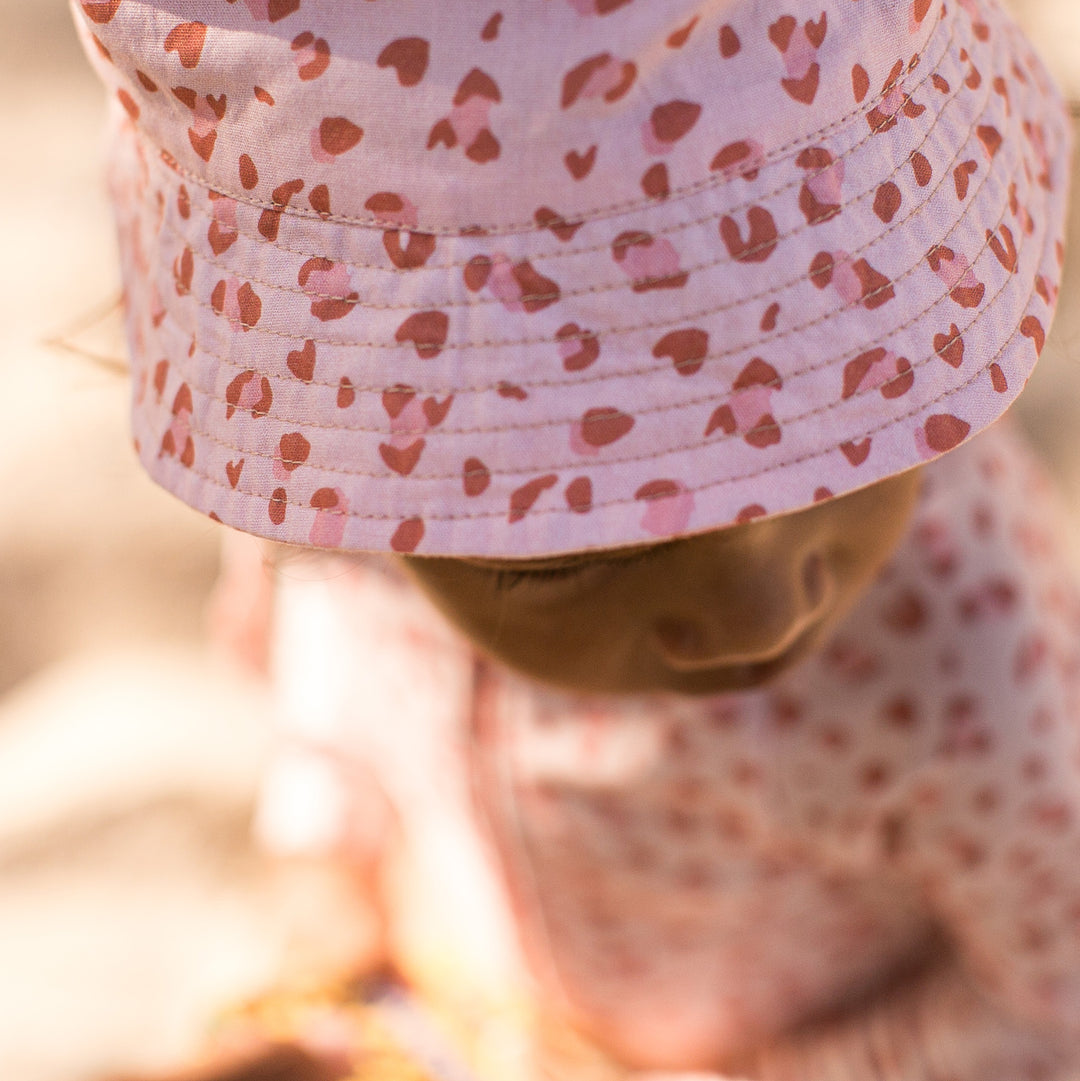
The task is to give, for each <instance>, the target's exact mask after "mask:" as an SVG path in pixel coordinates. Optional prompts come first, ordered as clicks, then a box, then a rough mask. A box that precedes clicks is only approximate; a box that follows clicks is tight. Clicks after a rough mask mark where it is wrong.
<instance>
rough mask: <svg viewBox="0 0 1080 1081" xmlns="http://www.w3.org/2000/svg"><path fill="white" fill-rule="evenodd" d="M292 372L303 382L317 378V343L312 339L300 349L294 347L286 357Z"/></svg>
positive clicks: (286, 362)
mask: <svg viewBox="0 0 1080 1081" xmlns="http://www.w3.org/2000/svg"><path fill="white" fill-rule="evenodd" d="M285 364H286V365H287V366H288V369H289V371H290V372H292V373H293V375H295V376H296V378H297V379H299V380H300V381H301V382H303V383H310V382H311V381H312V379H314V378H315V343H314V342H313V341H311V340H310V339H309V340H308V341H306V342H304V344H303V346H302V347H301V348H300V349H294V350H292V352H290V353H289V355H288V356H287V357H286V358H285Z"/></svg>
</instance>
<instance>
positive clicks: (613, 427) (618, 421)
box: [581, 406, 634, 447]
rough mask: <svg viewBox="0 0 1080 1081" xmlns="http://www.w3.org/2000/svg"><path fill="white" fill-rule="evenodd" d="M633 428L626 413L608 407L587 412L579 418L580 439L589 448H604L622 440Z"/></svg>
mask: <svg viewBox="0 0 1080 1081" xmlns="http://www.w3.org/2000/svg"><path fill="white" fill-rule="evenodd" d="M633 426H634V418H633V417H632V416H630V415H629V414H628V413H623V412H622V411H621V410H619V409H614V408H612V407H610V406H601V407H600V408H597V409H590V410H588V411H587V412H586V413H585V415H584V416H583V417H582V418H581V438H582V439H583V440H584V441H585V442H586V443H588V444H589V446H591V447H605V446H607V445H608V444H609V443H614V442H615V441H616V440H618V439H622V437H623V436H624V435H626V434H627V433H628V432H629V431H630V429H631V428H633Z"/></svg>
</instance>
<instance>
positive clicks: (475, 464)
mask: <svg viewBox="0 0 1080 1081" xmlns="http://www.w3.org/2000/svg"><path fill="white" fill-rule="evenodd" d="M489 484H491V471H490V470H489V469H488V467H487V466H486V465H484V463H483V462H482V461H480V459H479V458H469V459H467V460H466V461H465V464H464V465H463V466H462V467H461V485H462V487H463V488H464V489H465V494H466V495H467V496H470V497H472V496H478V495H483V493H484V492H486V491H487V489H488V485H489Z"/></svg>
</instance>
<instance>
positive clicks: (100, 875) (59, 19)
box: [0, 0, 1080, 1081]
mask: <svg viewBox="0 0 1080 1081" xmlns="http://www.w3.org/2000/svg"><path fill="white" fill-rule="evenodd" d="M1009 6H1011V7H1012V8H1013V9H1014V11H1015V12H1016V14H1017V16H1018V17H1019V18H1020V19H1021V21H1022V22H1023V23H1024V24H1025V25H1026V27H1027V28H1028V30H1029V32H1030V33H1031V34H1032V36H1033V37H1034V38H1035V39H1036V41H1037V43H1038V45H1039V46H1040V48H1041V49H1042V50H1043V52H1044V55H1046V56H1047V58H1048V59H1049V61H1050V63H1051V66H1052V67H1053V68H1054V70H1055V72H1056V74H1057V76H1058V78H1059V79H1060V80H1061V82H1062V83H1063V85H1064V86H1065V89H1066V91H1067V93H1068V94H1069V95H1070V97H1071V98H1073V99H1074V100H1077V101H1080V4H1078V3H1077V2H1076V0H1012V2H1011V3H1010V5H1009ZM0 102H2V103H3V104H2V105H0V148H3V163H4V168H3V169H2V170H0V236H2V237H3V246H2V251H3V253H4V256H5V258H4V260H3V262H2V264H0V366H2V370H3V376H4V386H6V387H7V388H8V389H7V391H6V393H5V401H6V403H7V405H6V407H5V408H4V410H3V413H4V419H3V423H2V424H0V1077H3V1078H5V1079H8V1078H10V1079H12V1081H84V1079H85V1081H91V1079H94V1078H98V1077H100V1076H101V1075H102V1074H103V1073H107V1072H109V1071H116V1070H131V1069H137V1068H140V1069H142V1068H160V1067H164V1066H168V1065H170V1064H172V1063H174V1062H176V1061H177V1060H179V1059H180V1058H182V1057H183V1056H184V1055H186V1054H189V1053H190V1052H191V1051H192V1049H193V1048H194V1047H195V1046H196V1045H197V1041H198V1037H199V1033H200V1031H201V1030H202V1028H203V1026H204V1025H205V1024H206V1023H207V1022H208V1021H209V1020H210V1019H211V1018H212V1017H213V1016H214V1013H215V1011H216V1010H217V1009H218V1008H219V1007H220V1005H221V1004H222V1003H225V1002H228V1001H229V1000H230V999H232V998H234V997H236V996H237V995H243V994H246V993H250V992H253V991H256V990H257V989H258V988H259V987H260V986H261V985H263V984H265V983H267V982H269V981H272V980H273V979H274V978H275V977H276V976H277V975H278V974H279V973H280V972H281V969H282V966H283V965H284V964H285V963H286V960H285V959H286V957H287V955H289V953H290V951H291V950H293V949H294V948H295V945H296V941H297V939H298V937H300V938H302V937H303V935H304V933H305V931H304V918H305V917H302V916H298V915H297V908H296V906H295V903H294V902H295V896H294V895H293V892H292V887H291V886H289V885H288V884H283V883H282V881H281V879H280V877H279V876H277V875H276V874H275V872H274V869H273V868H272V867H270V866H268V864H267V863H266V861H265V859H264V857H262V856H261V855H260V854H259V853H258V852H257V851H255V849H254V848H253V846H252V845H251V842H250V838H249V823H250V818H251V809H252V800H253V796H254V791H255V786H256V783H257V775H258V770H259V763H260V761H261V760H262V757H263V755H264V753H265V750H266V742H267V731H266V724H265V722H266V719H267V715H268V713H269V704H268V703H267V702H266V701H265V699H264V697H263V693H262V690H261V688H260V686H259V684H258V681H257V680H255V679H254V678H249V677H246V676H245V675H244V674H243V673H242V672H238V671H237V670H236V668H235V666H232V665H230V664H228V663H227V662H226V661H225V660H223V659H221V658H220V657H217V656H215V654H214V652H213V651H212V650H211V649H210V647H208V646H207V645H206V644H205V643H206V634H205V629H206V611H207V604H208V599H209V597H210V594H211V588H212V585H213V582H214V579H215V574H216V569H217V562H218V558H219V543H220V537H219V534H218V532H217V529H216V527H214V526H213V525H212V523H210V522H209V521H207V520H206V519H204V518H202V517H200V516H198V515H195V514H194V513H192V512H190V511H188V510H187V509H186V508H185V507H183V506H182V505H180V504H179V503H178V502H176V501H175V500H173V499H172V498H171V497H169V496H167V495H164V494H162V493H160V492H158V491H157V490H156V489H154V488H153V487H152V486H151V485H150V483H149V482H148V481H147V480H145V478H144V477H143V476H142V475H141V473H140V472H139V471H138V469H137V467H136V465H135V462H134V457H133V455H132V453H131V451H130V448H129V444H128V435H127V426H126V418H125V409H126V401H125V398H126V385H125V382H124V379H123V377H122V375H120V374H117V373H116V372H114V371H111V370H110V367H109V365H108V364H99V363H95V362H92V361H90V360H88V359H87V358H86V357H85V356H83V355H79V353H77V352H72V351H70V350H69V349H65V348H62V347H60V346H58V345H56V344H55V342H56V341H57V340H61V341H64V342H67V343H69V344H74V345H76V346H77V348H78V350H80V351H81V352H83V353H91V354H101V355H102V356H105V357H113V358H119V357H121V356H122V353H123V345H122V342H121V340H120V332H119V319H118V315H117V312H116V303H117V300H118V297H119V284H118V280H117V272H116V268H115V253H114V246H113V238H112V225H111V221H110V218H109V215H108V212H107V208H106V205H105V200H104V196H103V191H102V184H101V179H100V178H101V158H102V153H101V150H102V148H101V139H100V131H101V125H102V118H103V100H102V94H101V92H100V90H99V87H98V85H97V83H96V81H95V80H94V78H93V76H92V75H91V73H90V70H89V68H88V67H87V65H86V63H85V61H84V60H83V57H82V54H81V52H80V50H79V47H78V45H77V43H76V40H75V36H74V33H73V30H72V28H71V25H70V16H69V14H68V11H67V7H66V4H65V2H64V0H33V3H27V2H26V0H0ZM1074 184H1075V185H1076V191H1077V192H1078V193H1080V176H1078V177H1077V180H1076V181H1074ZM1071 234H1072V239H1071V256H1070V263H1069V265H1068V266H1067V274H1066V284H1065V288H1064V290H1063V294H1062V307H1061V313H1060V315H1059V317H1058V321H1057V323H1056V325H1055V328H1054V332H1053V334H1052V336H1051V339H1050V341H1049V343H1048V345H1047V350H1046V352H1045V354H1044V357H1043V360H1042V362H1041V364H1040V366H1039V369H1038V371H1037V373H1036V376H1035V378H1034V379H1033V380H1032V382H1031V384H1030V386H1029V388H1028V391H1027V392H1026V394H1025V395H1024V398H1023V399H1022V401H1021V405H1020V406H1019V407H1018V408H1019V409H1020V411H1021V414H1022V418H1023V421H1024V423H1025V424H1026V425H1027V427H1028V429H1029V431H1030V432H1031V434H1032V436H1033V437H1034V439H1035V441H1036V442H1037V444H1038V445H1039V446H1040V447H1041V448H1042V450H1043V451H1044V452H1045V454H1046V456H1047V458H1048V459H1049V461H1050V462H1051V465H1052V467H1053V470H1054V472H1055V475H1056V477H1057V478H1058V481H1059V482H1060V484H1061V486H1062V488H1063V489H1065V491H1066V494H1067V497H1068V500H1069V504H1070V506H1071V507H1072V508H1073V510H1074V514H1073V518H1072V535H1073V541H1074V544H1075V547H1076V551H1077V553H1078V556H1080V453H1078V451H1077V449H1076V445H1077V442H1078V440H1080V257H1078V256H1077V252H1078V251H1080V214H1074V216H1073V226H1072V229H1071ZM1078 562H1080V560H1078ZM331 892H332V891H331ZM321 903H326V904H331V903H333V900H332V898H328V897H324V898H322V899H321V900H320V899H319V897H318V896H316V899H315V901H314V902H313V904H314V905H315V907H316V908H317V907H318V905H319V904H321ZM307 918H310V912H308V913H307Z"/></svg>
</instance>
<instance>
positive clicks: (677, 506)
mask: <svg viewBox="0 0 1080 1081" xmlns="http://www.w3.org/2000/svg"><path fill="white" fill-rule="evenodd" d="M72 6H73V10H74V12H75V14H76V17H77V21H78V24H79V27H80V29H81V32H82V34H83V37H84V40H85V43H86V46H87V49H88V52H89V55H90V56H91V58H92V59H93V61H94V63H95V64H96V66H97V68H98V70H99V71H100V73H101V74H102V76H103V78H104V80H105V82H106V84H107V86H108V88H109V92H110V95H111V98H112V101H113V103H114V105H115V109H114V113H115V125H114V126H115V139H114V143H113V152H112V157H111V183H112V191H113V197H114V201H115V204H116V210H117V216H118V222H119V232H120V246H121V252H122V257H123V263H124V275H125V283H126V297H127V309H128V329H129V338H130V343H131V353H132V358H133V374H134V388H133V416H134V437H135V442H136V445H137V447H138V452H139V455H140V456H141V459H142V461H143V462H144V463H145V465H146V467H147V468H148V469H149V471H150V472H151V474H152V475H153V476H154V477H155V478H156V479H157V480H158V481H159V482H160V483H161V484H163V485H165V486H166V487H167V488H168V489H170V490H171V491H173V492H174V493H176V495H178V496H179V497H180V498H181V499H183V500H185V501H187V502H188V503H190V504H191V505H193V506H194V507H197V508H198V509H200V510H202V511H204V512H206V513H208V514H211V515H213V516H214V517H216V518H217V519H219V520H220V521H222V522H225V523H227V524H229V525H232V526H235V527H238V528H240V529H243V530H247V531H249V532H252V533H256V534H260V535H262V536H265V537H270V538H272V539H275V540H279V541H286V542H289V543H292V544H298V545H307V546H314V547H320V548H330V549H344V550H375V551H391V552H393V551H396V552H416V553H418V554H424V553H428V554H444V555H449V554H458V555H470V554H471V555H488V556H494V555H500V556H538V555H544V554H550V553H556V552H565V551H571V550H575V549H584V548H595V547H603V546H613V545H619V544H628V543H634V542H644V541H650V540H655V539H656V538H658V537H667V536H672V535H681V534H685V533H692V532H697V531H703V530H707V529H712V528H717V527H719V526H722V525H725V524H728V523H731V522H734V521H738V520H740V517H741V516H745V514H746V513H747V512H748V509H749V508H753V510H754V513H756V514H761V513H764V514H775V513H779V512H781V511H786V510H792V509H795V508H797V507H801V506H806V505H809V504H810V503H811V502H813V499H814V493H815V492H816V491H819V490H820V489H822V488H826V489H828V490H829V491H830V492H833V493H836V494H841V493H843V492H846V491H849V490H852V489H854V488H857V487H861V486H863V485H866V484H868V483H871V482H873V481H875V480H878V479H881V478H882V477H885V476H888V475H891V474H894V473H896V472H897V471H899V470H902V469H904V468H907V467H910V466H912V465H914V464H917V463H920V462H923V461H927V460H930V459H932V458H934V457H936V456H938V455H940V454H943V453H945V452H947V451H951V450H952V449H953V448H955V447H957V446H958V445H960V444H961V443H962V442H964V441H965V440H966V439H968V438H969V437H970V436H971V435H973V434H975V433H976V432H978V431H979V430H981V429H982V428H984V427H985V426H986V425H987V424H988V423H990V422H991V421H992V420H993V419H994V418H996V417H997V416H999V415H1000V414H1001V413H1002V412H1003V411H1004V410H1005V408H1006V407H1007V406H1008V404H1009V403H1010V402H1011V401H1012V400H1013V399H1014V398H1015V396H1016V395H1017V394H1018V393H1019V392H1020V390H1021V388H1022V387H1023V385H1024V382H1025V379H1026V378H1027V376H1028V374H1029V373H1030V371H1031V368H1032V366H1033V364H1034V363H1035V360H1036V357H1037V356H1038V353H1039V350H1040V349H1041V348H1042V345H1043V341H1044V338H1045V334H1046V331H1047V328H1048V326H1049V324H1050V319H1051V316H1052V312H1053V308H1054V303H1055V300H1056V296H1057V290H1058V280H1059V275H1060V264H1061V258H1062V251H1061V248H1060V238H1061V232H1062V221H1063V216H1064V202H1065V182H1066V175H1067V168H1066V162H1067V156H1068V143H1069V135H1068V124H1067V121H1066V118H1065V115H1064V111H1063V110H1062V108H1061V105H1060V101H1059V99H1058V96H1057V94H1056V92H1055V90H1054V89H1053V87H1052V86H1051V85H1050V83H1049V81H1048V79H1047V76H1046V73H1045V71H1044V70H1043V68H1042V66H1041V65H1040V63H1039V62H1038V61H1037V60H1036V59H1035V58H1034V57H1033V55H1032V54H1031V51H1030V48H1029V46H1028V45H1027V43H1026V42H1025V41H1024V39H1023V38H1022V37H1021V35H1020V33H1019V31H1018V30H1017V28H1016V27H1015V26H1014V25H1013V24H1012V22H1011V21H1010V20H1009V19H1008V17H1007V16H1006V15H1005V13H1004V12H1003V10H1002V9H1001V7H1000V6H999V5H998V3H997V2H996V0H957V2H952V3H944V2H943V0H903V2H893V0H888V2H886V0H856V2H854V3H853V2H852V0H770V2H768V3H759V2H751V0H735V2H732V3H725V4H721V5H707V4H699V3H692V2H689V0H678V2H675V3H663V4H657V3H648V2H647V0H622V2H620V3H611V2H603V3H602V2H600V0H544V2H543V3H523V2H520V0H507V2H506V3H501V4H494V3H493V2H492V0H488V2H486V3H480V4H477V3H473V2H467V3H466V2H463V0H454V2H446V3H435V2H429V3H414V4H400V3H392V2H389V0H368V2H365V3H361V4H344V5H343V4H341V3H333V2H330V0H190V2H187V3H185V4H183V5H180V8H182V10H180V8H178V7H177V5H175V4H166V3H161V2H155V0H108V2H105V0H73V4H72Z"/></svg>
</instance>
